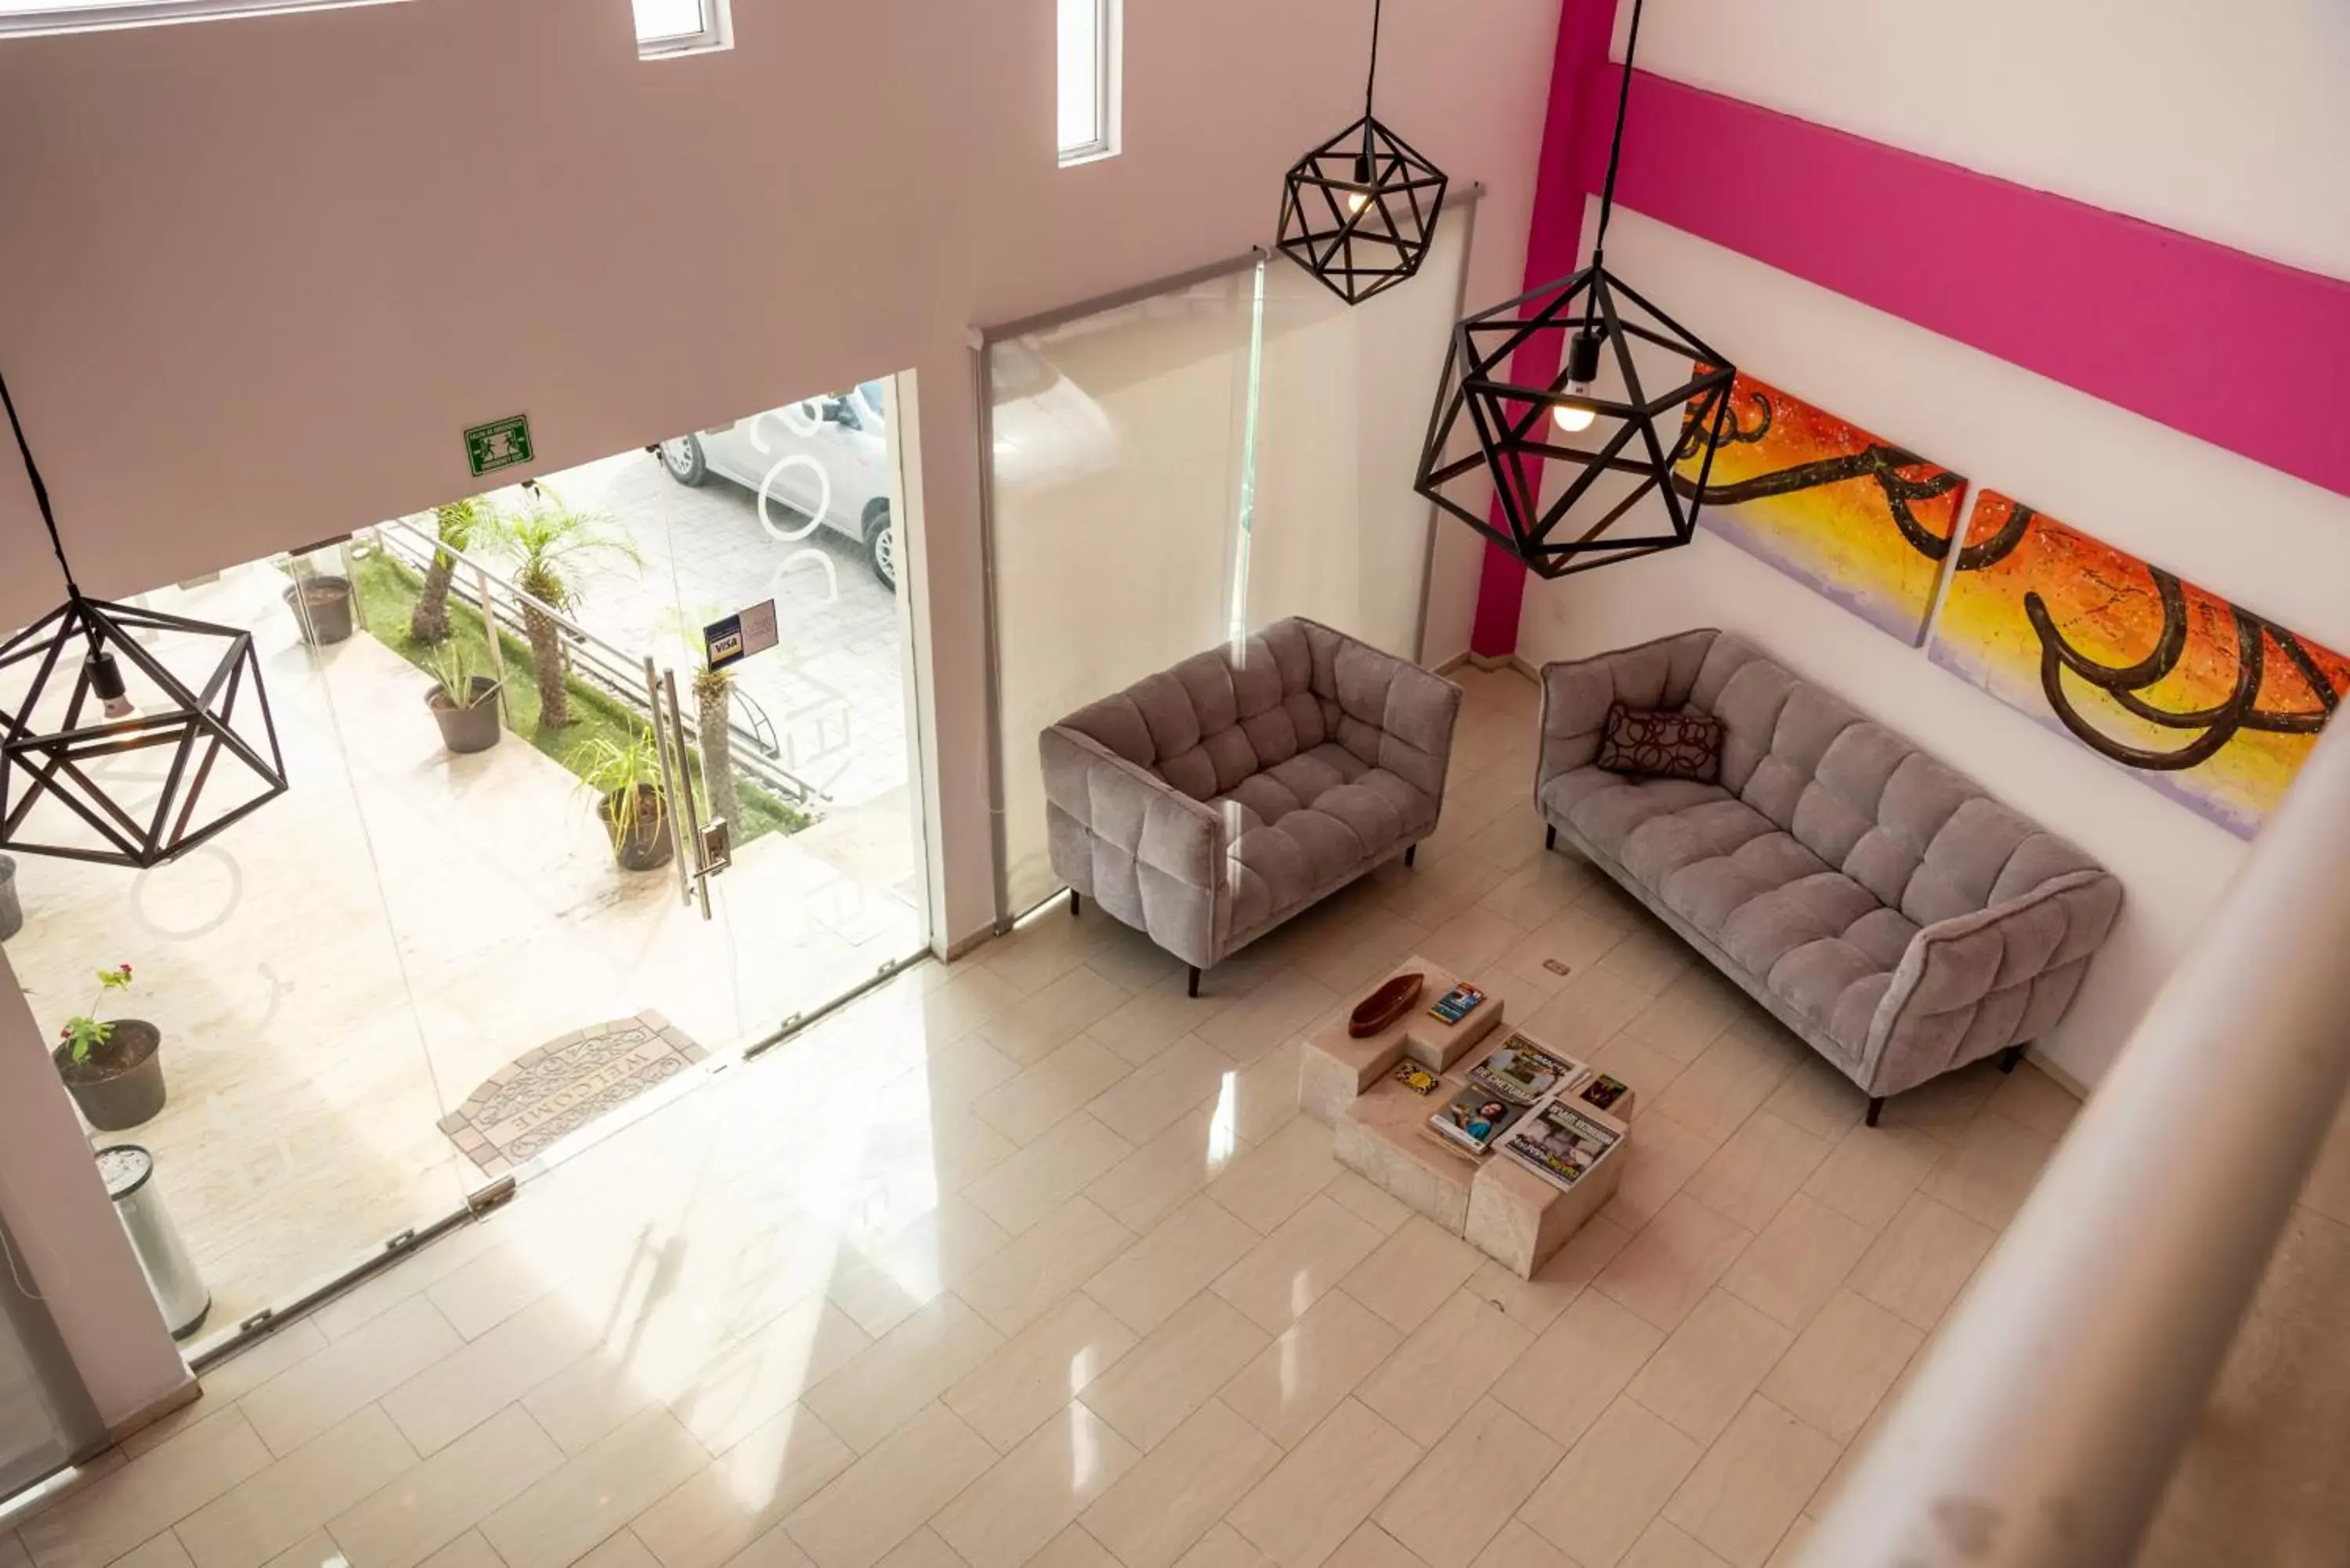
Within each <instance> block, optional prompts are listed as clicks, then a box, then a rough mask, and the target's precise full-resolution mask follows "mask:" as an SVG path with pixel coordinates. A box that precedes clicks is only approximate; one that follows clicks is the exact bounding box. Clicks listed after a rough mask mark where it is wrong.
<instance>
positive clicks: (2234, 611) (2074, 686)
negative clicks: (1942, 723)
mask: <svg viewBox="0 0 2350 1568" xmlns="http://www.w3.org/2000/svg"><path fill="white" fill-rule="evenodd" d="M1717 472H1718V471H1717ZM1931 657H1932V659H1933V660H1934V662H1935V663H1937V664H1939V665H1941V666H1942V667H1943V668H1944V669H1946V670H1952V671H1954V672H1955V673H1957V674H1959V675H1960V676H1962V677H1963V678H1965V679H1966V680H1970V681H1972V682H1973V683H1975V684H1976V685H1978V686H1981V688H1982V689H1983V690H1984V691H1989V692H1991V694H1992V695H1993V696H1995V697H1998V698H1999V699H2000V700H2001V701H2004V702H2007V703H2009V704H2010V705H2012V706H2013V707H2015V708H2018V709H2021V710H2022V711H2024V712H2026V713H2029V714H2031V715H2032V716H2033V718H2035V719H2038V720H2039V721H2041V722H2043V723H2045V724H2048V725H2051V726H2053V727H2057V728H2061V729H2063V730H2064V731H2065V732H2068V733H2070V734H2072V735H2073V736H2074V737H2075V738H2076V739H2078V740H2079V741H2080V742H2082V743H2083V744H2084V745H2086V746H2088V747H2089V748H2090V749H2091V750H2093V751H2095V753H2097V754H2098V755H2100V756H2102V757H2105V758H2106V760H2108V761H2109V762H2112V763H2116V764H2117V765H2118V766H2121V767H2124V768H2126V769H2128V770H2129V771H2130V772H2131V773H2132V774H2135V775H2136V776H2137V777H2138V778H2139V779H2141V780H2144V781H2145V782H2147V783H2148V784H2152V785H2154V786H2155V787H2156V788H2157V789H2159V790H2161V791H2163V792H2164V793H2165V794H2169V795H2171V796H2173V797H2174V798H2176V799H2178V800H2179V801H2181V802H2183V803H2184V804H2186V805H2188V806H2189V807H2190V808H2192V809H2193V810H2195V811H2196V812H2198V813H2199V814H2200V815H2204V816H2207V817H2210V819H2211V820H2213V821H2215V822H2217V823H2219V824H2220V825H2221V826H2224V827H2226V828H2228V829H2229V830H2230V831H2231V832H2233V833H2235V834H2237V835H2239V836H2241V837H2245V838H2250V837H2251V836H2252V835H2253V834H2254V833H2255V832H2257V831H2258V830H2259V828H2260V825H2261V823H2262V820H2263V819H2264V818H2265V817H2266V816H2267V815H2268V814H2269V813H2270V812H2272V811H2273V810H2274V809H2275V808H2276V805H2277V803H2278V802H2279V801H2281V800H2282V799H2283V797H2284V792H2285V790H2286V789H2287V787H2288V786H2290V785H2291V784H2292V783H2293V775H2294V774H2297V773H2299V772H2300V770H2301V766H2302V764H2303V762H2305V761H2306V760H2307V759H2308V756H2309V753H2310V750H2311V748H2312V747H2314V745H2315V744H2316V743H2317V734H2318V732H2319V731H2320V730H2321V729H2323V728H2324V724H2325V721H2326V720H2327V718H2328V717H2330V716H2331V715H2332V713H2333V711H2334V707H2335V705H2336V704H2337V703H2338V702H2339V701H2341V700H2342V698H2343V696H2344V694H2345V693H2350V659H2344V658H2343V657H2342V656H2341V655H2340V654H2338V653H2334V652H2333V651H2332V650H2331V649H2325V648H2323V647H2320V646H2319V645H2317V644H2316V643H2314V642H2311V641H2310V640H2309V639H2306V638H2303V637H2298V636H2296V635H2294V634H2293V633H2292V632H2290V631H2287V630H2285V629H2284V628H2282V627H2280V626H2278V625H2276V624H2275V623H2274V622H2272V621H2268V620H2264V619H2262V618H2261V617H2259V616H2257V615H2254V614H2252V613H2251V611H2249V610H2247V609H2244V608H2242V607H2241V606H2238V605H2234V604H2230V603H2229V602H2228V601H2227V600H2226V599H2223V598H2221V597H2220V596H2219V595H2217V594H2213V593H2210V592H2207V591H2205V590H2204V589H2202V588H2199V587H2193V586H2191V585H2189V584H2186V583H2182V582H2180V581H2179V580H2178V578H2177V577H2175V576H2171V575H2170V574H2169V573H2168V572H2165V571H2163V570H2161V569H2160V568H2159V567H2156V566H2149V565H2147V563H2146V562H2144V561H2141V560H2139V559H2138V558H2137V556H2131V555H2127V554H2125V553H2124V552H2122V551H2120V550H2116V549H2115V548H2114V547H2113V546H2112V545H2106V544H2103V543H2101V542H2099V541H2098V540H2095V539H2093V538H2091V537H2089V536H2088V535H2085V534H2083V533H2080V532H2079V531H2077V530H2075V529H2073V528H2068V527H2066V526H2065V525H2064V524H2062V523H2058V522H2056V521H2054V519H2052V518H2049V517H2047V516H2045V515H2044V514H2041V513H2039V512H2036V511H2034V510H2033V508H2031V507H2030V506H2027V505H2025V504H2023V503H2022V502H2020V501H2016V500H2014V499H2012V497H2009V496H2006V495H2002V494H2001V493H1998V492H1997V491H1991V490H1987V491H1985V492H1983V493H1982V495H1981V498H1980V500H1978V502H1977V503H1976V505H1975V512H1974V516H1973V519H1972V520H1971V521H1970V524H1968V527H1967V535H1966V541H1965V544H1964V545H1962V547H1961V548H1960V553H1959V561H1958V569H1957V571H1956V572H1955V573H1954V574H1953V575H1952V576H1951V579H1950V594H1949V596H1948V597H1947V598H1946V599H1945V600H1944V602H1943V606H1942V613H1941V616H1940V618H1939V619H1938V620H1937V622H1936V623H1935V628H1934V647H1933V651H1932V655H1931Z"/></svg>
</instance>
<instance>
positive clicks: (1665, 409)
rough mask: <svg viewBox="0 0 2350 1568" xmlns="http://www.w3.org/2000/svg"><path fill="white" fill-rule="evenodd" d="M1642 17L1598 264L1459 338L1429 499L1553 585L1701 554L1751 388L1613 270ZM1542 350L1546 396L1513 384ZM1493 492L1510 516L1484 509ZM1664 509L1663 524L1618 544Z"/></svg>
mask: <svg viewBox="0 0 2350 1568" xmlns="http://www.w3.org/2000/svg"><path fill="white" fill-rule="evenodd" d="M1640 9H1641V0H1633V5H1632V29H1631V36H1630V40H1629V42H1628V44H1627V47H1626V48H1625V51H1624V77H1623V83H1622V86H1621V87H1620V88H1619V89H1618V93H1617V102H1616V133H1615V140H1614V141H1613V142H1612V144H1611V145H1610V147H1609V149H1608V154H1607V185H1606V187H1605V189H1604V192H1603V194H1602V196H1601V198H1600V204H1599V229H1598V234H1597V236H1596V240H1595V241H1594V243H1593V245H1592V250H1591V265H1589V266H1587V267H1586V268H1584V269H1583V270H1582V271H1581V272H1578V273H1575V274H1574V275H1571V276H1568V277H1564V278H1561V279H1559V280H1557V281H1556V282H1555V283H1550V284H1546V285H1544V286H1542V287H1540V288H1537V289H1533V290H1531V291H1529V292H1527V293H1525V294H1523V295H1521V296H1518V297H1517V298H1515V299H1513V300H1509V301H1506V302H1505V303H1503V304H1501V305H1498V306H1493V307H1492V308H1491V309H1489V310H1483V311H1480V312H1478V313H1477V314H1476V315H1473V316H1471V317H1468V318H1467V319H1465V320H1463V321H1462V322H1461V324H1460V325H1459V326H1458V327H1455V328H1454V330H1453V337H1452V348H1451V352H1450V354H1449V355H1448V356H1447V358H1446V360H1445V369H1444V382H1443V387H1442V389H1441V393H1440V397H1439V399H1438V401H1437V405H1436V413H1435V416H1434V418H1433V420H1432V421H1430V426H1429V431H1428V440H1427V441H1426V442H1425V444H1424V445H1423V446H1422V448H1421V452H1420V462H1419V477H1418V479H1417V481H1416V482H1415V483H1414V486H1413V487H1414V488H1415V489H1416V490H1418V491H1419V493H1420V494H1422V495H1424V496H1426V497H1428V499H1430V501H1433V502H1435V503H1436V504H1438V505H1439V506H1440V507H1442V508H1443V509H1444V510H1445V511H1447V512H1449V513H1451V514H1452V515H1454V516H1456V517H1458V518H1460V519H1461V520H1462V521H1463V522H1465V523H1467V524H1469V525H1470V526H1471V527H1472V528H1475V529H1476V530H1477V531H1478V532H1479V533H1481V534H1482V535H1485V536H1486V537H1487V538H1488V539H1491V540H1492V541H1493V542H1494V543H1495V544H1497V545H1501V546H1502V547H1503V549H1505V550H1507V551H1508V552H1509V553H1510V554H1511V555H1513V556H1516V557H1517V558H1518V559H1519V560H1520V561H1522V562H1523V563H1524V564H1525V565H1526V566H1528V567H1529V568H1531V569H1532V570H1534V572H1536V573H1539V574H1540V575H1541V576H1545V577H1559V576H1566V575H1568V574H1569V573H1573V572H1582V571H1588V570H1590V569H1591V568H1593V567H1595V566H1611V565H1613V564H1615V563H1616V562H1617V561H1627V560H1631V559H1633V558H1635V557H1637V556H1647V555H1653V554H1655V553H1656V552H1658V551H1659V550H1669V549H1671V548H1673V547H1674V546H1676V545H1686V544H1688V543H1689V542H1690V538H1691V537H1692V536H1694V535H1695V534H1696V532H1697V518H1698V511H1699V508H1700V505H1701V504H1703V502H1704V498H1705V487H1706V484H1707V483H1708V481H1709V480H1710V479H1711V474H1712V472H1713V455H1714V452H1715V450H1716V449H1717V448H1718V447H1719V445H1720V443H1721V439H1722V434H1723V429H1724V425H1725V422H1726V421H1727V417H1728V415H1729V412H1730V384H1731V379H1733V378H1734V377H1735V376H1736V375H1737V370H1736V369H1735V368H1734V367H1733V366H1731V362H1730V361H1729V360H1728V359H1727V358H1723V357H1722V355H1721V354H1720V353H1718V352H1717V351H1715V350H1714V349H1713V348H1709V347H1708V346H1707V345H1706V344H1705V343H1704V342H1702V341H1701V340H1700V339H1699V338H1698V337H1696V336H1695V335H1694V334H1692V333H1690V331H1689V330H1688V329H1686V328H1685V327H1682V326H1681V325H1680V324H1679V323H1678V322H1676V321H1675V320H1673V318H1672V317H1669V316H1667V315H1666V314H1665V313H1664V312H1663V311H1662V310H1660V309H1659V308H1658V307H1657V306H1654V305H1652V304H1650V303H1649V302H1648V300H1647V299H1645V298H1643V297H1642V296H1640V295H1639V294H1638V293H1636V292H1635V291H1634V290H1633V289H1632V287H1631V286H1629V285H1627V283H1625V282H1624V280H1623V279H1622V278H1620V277H1617V275H1615V274H1613V273H1611V272H1609V271H1608V270H1607V221H1608V218H1609V217H1610V216H1611V215H1612V214H1613V213H1614V211H1615V206H1616V171H1617V165H1618V164H1619V163H1620V162H1621V161H1622V158H1623V152H1624V113H1625V109H1626V108H1627V106H1628V104H1629V103H1630V100H1631V88H1632V59H1633V56H1634V53H1635V52H1636V51H1637V50H1638V47H1639V42H1640ZM1529 344H1533V345H1535V346H1536V348H1537V350H1538V351H1539V352H1543V353H1544V354H1546V355H1548V356H1551V358H1548V360H1547V362H1549V363H1555V364H1556V365H1557V366H1558V367H1559V369H1558V371H1557V373H1556V374H1555V375H1554V376H1553V377H1551V379H1549V380H1548V381H1547V382H1546V383H1543V384H1538V385H1527V384H1524V383H1522V382H1520V381H1518V380H1517V379H1514V378H1513V374H1512V368H1513V361H1514V360H1515V359H1516V358H1517V356H1518V353H1519V350H1520V349H1522V348H1525V347H1526V346H1528V345H1529ZM1463 445H1468V446H1470V447H1471V448H1472V450H1469V451H1468V452H1465V454H1464V455H1460V456H1453V455H1451V453H1453V452H1456V451H1458V450H1459V449H1460V448H1461V446H1463ZM1489 492H1490V494H1491V498H1492V512H1493V513H1494V514H1498V516H1497V517H1496V516H1492V515H1489V514H1487V513H1486V512H1484V511H1483V510H1482V503H1483V502H1484V501H1485V500H1486V498H1487V495H1488V493H1489ZM1652 496H1653V497H1656V498H1657V499H1658V501H1659V508H1658V509H1660V510H1661V512H1662V514H1663V515H1662V517H1661V519H1659V521H1657V522H1653V523H1649V524H1646V525H1639V524H1633V525H1628V526H1627V527H1625V528H1624V529H1622V530H1621V531H1618V528H1617V525H1618V524H1624V523H1625V520H1626V519H1627V517H1632V516H1633V515H1634V514H1635V511H1636V509H1637V508H1638V507H1639V506H1640V505H1641V504H1642V503H1643V502H1646V501H1648V500H1649V499H1650V498H1651V497H1652ZM1652 510H1653V509H1652Z"/></svg>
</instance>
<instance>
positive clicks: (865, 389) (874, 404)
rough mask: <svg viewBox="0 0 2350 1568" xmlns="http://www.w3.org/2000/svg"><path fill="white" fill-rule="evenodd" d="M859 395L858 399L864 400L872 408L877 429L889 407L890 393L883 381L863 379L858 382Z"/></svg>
mask: <svg viewBox="0 0 2350 1568" xmlns="http://www.w3.org/2000/svg"><path fill="white" fill-rule="evenodd" d="M857 395H858V399H859V400H862V401H863V402H864V404H865V406H866V408H868V409H870V410H872V415H871V418H872V421H873V428H874V429H876V430H879V429H880V428H881V421H882V416H883V414H884V413H885V412H886V411H887V410H889V394H888V392H887V391H886V390H884V389H883V388H882V385H881V383H880V382H879V381H861V382H859V383H858V388H857Z"/></svg>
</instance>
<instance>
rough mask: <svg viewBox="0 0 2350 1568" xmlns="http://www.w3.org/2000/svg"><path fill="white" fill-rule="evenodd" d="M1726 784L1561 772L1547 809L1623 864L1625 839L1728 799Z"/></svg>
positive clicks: (1550, 788)
mask: <svg viewBox="0 0 2350 1568" xmlns="http://www.w3.org/2000/svg"><path fill="white" fill-rule="evenodd" d="M1729 798H1730V792H1729V791H1727V790H1725V789H1723V788H1722V787H1721V785H1720V784H1700V783H1698V782H1697V781H1696V780H1694V779H1642V778H1627V777H1626V776H1625V775H1624V774H1611V773H1608V772H1606V771H1605V770H1603V769H1600V768H1597V767H1591V766H1586V767H1580V768H1575V769H1574V770H1573V771H1571V772H1568V773H1564V774H1560V775H1559V776H1558V777H1556V778H1555V779H1553V780H1551V781H1550V783H1549V784H1548V785H1546V786H1545V787H1544V790H1543V796H1542V805H1543V807H1544V809H1545V810H1546V811H1549V812H1550V813H1552V814H1553V815H1556V816H1560V817H1563V818H1565V820H1566V821H1568V822H1570V823H1572V824H1574V825H1575V831H1576V832H1577V833H1580V834H1582V835H1583V836H1584V837H1586V839H1589V840H1590V841H1591V843H1592V844H1593V845H1595V846H1597V848H1598V849H1599V850H1600V852H1601V853H1603V854H1605V855H1607V856H1610V857H1614V858H1615V859H1617V860H1618V861H1621V860H1622V859H1623V857H1624V845H1625V840H1627V838H1629V837H1630V836H1631V835H1632V830H1633V829H1634V828H1636V827H1638V826H1640V825H1641V824H1642V823H1644V822H1646V821H1648V819H1649V818H1650V817H1652V816H1661V815H1666V814H1668V813H1670V812H1676V811H1681V810H1684V809H1686V808H1688V807H1690V806H1692V805H1702V804H1704V803H1706V802H1708V801H1717V800H1727V799H1729Z"/></svg>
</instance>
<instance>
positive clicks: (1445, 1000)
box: [1428, 985, 1485, 1023]
mask: <svg viewBox="0 0 2350 1568" xmlns="http://www.w3.org/2000/svg"><path fill="white" fill-rule="evenodd" d="M1484 1001H1485V993H1484V992H1482V991H1480V990H1478V989H1477V988H1476V987H1475V986H1473V985H1456V986H1454V987H1453V988H1452V989H1451V991H1448V992H1445V993H1444V994H1443V995H1442V996H1440V997H1438V998H1437V999H1436V1004H1435V1005H1434V1006H1433V1007H1430V1009H1429V1010H1428V1011H1429V1012H1430V1015H1431V1016H1433V1017H1435V1018H1436V1019H1438V1020H1440V1022H1442V1023H1460V1022H1461V1020H1462V1019H1464V1018H1466V1017H1468V1016H1469V1015H1470V1014H1471V1013H1472V1012H1476V1011H1477V1009H1478V1008H1479V1007H1480V1006H1482V1005H1483V1003H1484Z"/></svg>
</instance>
